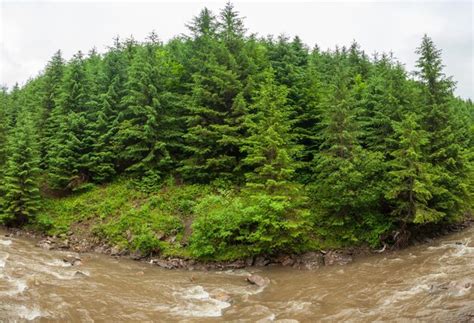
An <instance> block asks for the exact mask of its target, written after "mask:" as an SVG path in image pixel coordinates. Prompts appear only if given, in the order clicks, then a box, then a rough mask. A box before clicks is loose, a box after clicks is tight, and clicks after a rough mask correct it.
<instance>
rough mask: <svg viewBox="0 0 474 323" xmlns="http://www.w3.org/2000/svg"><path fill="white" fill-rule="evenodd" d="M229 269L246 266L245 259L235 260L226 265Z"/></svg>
mask: <svg viewBox="0 0 474 323" xmlns="http://www.w3.org/2000/svg"><path fill="white" fill-rule="evenodd" d="M226 267H227V268H229V269H240V268H244V267H245V261H244V260H236V261H233V262H231V263H229V264H227V266H226Z"/></svg>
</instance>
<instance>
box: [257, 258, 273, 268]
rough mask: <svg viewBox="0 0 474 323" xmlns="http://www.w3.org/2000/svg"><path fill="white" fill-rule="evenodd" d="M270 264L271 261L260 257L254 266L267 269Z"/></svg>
mask: <svg viewBox="0 0 474 323" xmlns="http://www.w3.org/2000/svg"><path fill="white" fill-rule="evenodd" d="M269 263H270V260H269V259H267V258H266V257H263V256H258V257H256V258H255V260H254V262H253V265H254V266H257V267H265V266H266V265H268V264H269Z"/></svg>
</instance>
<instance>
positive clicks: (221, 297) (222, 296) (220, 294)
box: [211, 291, 232, 303]
mask: <svg viewBox="0 0 474 323" xmlns="http://www.w3.org/2000/svg"><path fill="white" fill-rule="evenodd" d="M211 296H212V298H214V299H215V300H218V301H221V302H226V303H232V296H230V295H229V294H227V293H226V292H224V291H217V292H215V293H213V294H212V295H211Z"/></svg>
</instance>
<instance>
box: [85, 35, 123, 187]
mask: <svg viewBox="0 0 474 323" xmlns="http://www.w3.org/2000/svg"><path fill="white" fill-rule="evenodd" d="M126 60H127V58H126V57H125V53H124V52H123V50H122V44H121V43H120V42H119V40H118V38H116V39H115V44H114V47H112V48H110V51H109V52H108V53H107V54H106V56H105V57H104V60H103V66H102V68H103V71H102V73H103V74H102V77H101V82H102V87H103V89H102V91H100V93H99V97H98V98H97V103H96V105H97V111H96V120H95V122H94V132H95V133H96V137H95V141H94V144H93V152H92V156H91V160H92V167H91V172H92V174H93V179H94V181H96V182H104V181H107V180H109V179H110V178H112V176H113V175H114V174H115V172H116V165H115V164H116V156H117V155H118V154H119V152H120V151H119V150H118V149H117V148H116V147H115V146H114V144H113V143H114V141H113V139H114V137H115V136H116V134H117V131H118V127H119V120H118V116H119V113H120V112H121V111H122V110H123V104H122V102H123V98H124V97H125V95H126V81H127V65H126V64H127V61H126Z"/></svg>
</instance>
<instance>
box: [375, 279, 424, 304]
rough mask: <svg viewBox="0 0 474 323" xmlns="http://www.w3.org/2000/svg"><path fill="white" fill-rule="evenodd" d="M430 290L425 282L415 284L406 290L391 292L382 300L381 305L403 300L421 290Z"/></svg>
mask: <svg viewBox="0 0 474 323" xmlns="http://www.w3.org/2000/svg"><path fill="white" fill-rule="evenodd" d="M429 290H430V286H429V285H427V284H419V285H415V286H413V287H412V288H410V289H408V290H403V291H396V292H395V293H393V294H392V295H391V296H389V297H388V298H387V299H385V300H384V301H383V304H382V306H387V305H391V304H393V303H396V302H399V301H405V300H407V299H410V298H412V297H413V296H415V295H417V294H419V293H421V292H427V291H429Z"/></svg>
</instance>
